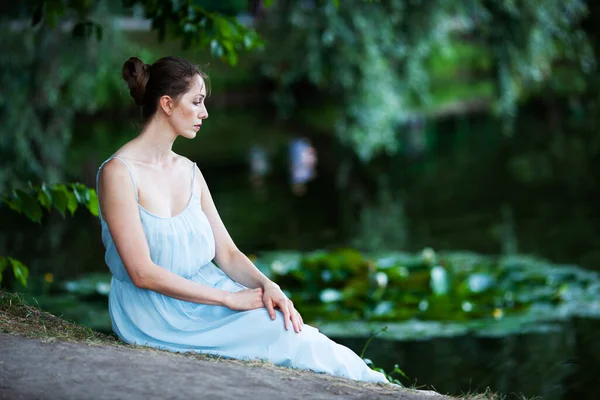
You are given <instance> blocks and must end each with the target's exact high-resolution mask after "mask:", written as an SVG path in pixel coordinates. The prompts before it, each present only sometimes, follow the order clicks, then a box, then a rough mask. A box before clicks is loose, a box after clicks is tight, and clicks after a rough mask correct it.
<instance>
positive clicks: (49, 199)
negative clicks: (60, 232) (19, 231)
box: [0, 183, 98, 222]
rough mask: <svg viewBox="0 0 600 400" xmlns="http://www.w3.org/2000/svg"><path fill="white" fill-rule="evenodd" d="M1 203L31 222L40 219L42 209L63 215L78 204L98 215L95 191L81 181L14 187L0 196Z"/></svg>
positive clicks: (71, 212) (73, 212)
mask: <svg viewBox="0 0 600 400" xmlns="http://www.w3.org/2000/svg"><path fill="white" fill-rule="evenodd" d="M2 203H5V204H6V205H8V206H9V207H10V208H11V209H12V210H14V211H16V212H18V213H19V214H24V215H25V216H26V217H27V218H29V219H30V220H31V221H33V222H40V221H41V219H42V216H43V214H44V213H43V209H45V210H46V211H51V210H52V209H55V210H58V212H60V213H61V214H62V216H63V217H64V216H65V214H66V213H67V212H68V213H70V214H71V215H73V214H75V211H77V208H78V207H79V205H83V206H85V207H86V208H87V209H88V210H89V211H90V212H91V213H92V215H94V216H98V196H97V195H96V191H95V190H94V189H91V188H88V187H87V186H86V185H84V184H82V183H68V184H63V183H57V184H54V185H47V184H42V185H41V186H34V185H29V187H27V188H26V189H15V190H13V191H12V193H11V194H10V195H8V196H3V197H0V204H2Z"/></svg>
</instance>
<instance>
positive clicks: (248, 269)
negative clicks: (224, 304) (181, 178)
mask: <svg viewBox="0 0 600 400" xmlns="http://www.w3.org/2000/svg"><path fill="white" fill-rule="evenodd" d="M195 183H196V185H195V186H196V187H198V188H200V189H199V190H200V192H201V195H200V199H201V202H202V210H203V211H204V214H206V217H207V218H208V221H209V222H210V226H211V228H212V231H213V235H214V237H215V245H216V255H215V261H216V262H217V264H218V265H219V267H220V268H221V269H222V270H223V272H225V273H226V274H227V276H229V277H230V278H231V279H233V280H234V281H236V282H238V283H240V284H242V285H244V286H246V287H249V288H263V289H266V288H267V287H268V286H277V285H276V284H275V283H274V282H273V281H271V280H269V278H267V277H266V276H265V275H264V274H263V273H262V272H260V270H259V269H258V268H256V266H255V265H254V264H253V263H252V261H250V259H249V258H248V257H246V255H245V254H244V253H242V252H241V251H240V250H239V249H238V248H237V246H236V245H235V243H234V242H233V239H231V236H230V235H229V232H227V229H226V228H225V225H224V224H223V221H222V220H221V217H220V216H219V213H218V211H217V208H216V206H215V203H214V201H213V199H212V196H211V194H210V190H209V189H208V186H207V184H206V181H205V180H204V177H203V176H202V173H201V172H200V169H198V167H196V182H195Z"/></svg>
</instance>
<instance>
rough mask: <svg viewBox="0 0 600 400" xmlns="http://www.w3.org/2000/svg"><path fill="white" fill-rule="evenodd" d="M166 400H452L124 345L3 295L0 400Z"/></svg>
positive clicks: (0, 295) (0, 303)
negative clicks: (239, 399) (249, 399)
mask: <svg viewBox="0 0 600 400" xmlns="http://www.w3.org/2000/svg"><path fill="white" fill-rule="evenodd" d="M167 398H168V399H186V400H188V399H237V398H251V399H254V398H256V399H299V400H300V399H301V400H306V399H370V400H371V399H372V400H376V399H402V400H430V399H452V397H447V396H442V395H439V394H437V393H435V392H431V391H424V390H414V389H405V388H399V387H395V386H392V385H386V384H374V383H364V382H356V381H352V380H348V379H343V378H339V377H333V376H329V375H324V374H317V373H314V372H310V371H300V370H294V369H290V368H283V367H276V366H274V365H272V364H270V363H264V362H243V361H237V360H227V359H219V358H215V357H206V356H199V355H194V354H189V353H186V354H176V353H171V352H167V351H160V350H155V349H150V348H144V347H139V346H129V345H124V344H122V343H120V342H118V341H116V340H115V339H114V338H112V337H110V336H106V335H102V334H99V333H97V332H93V331H91V330H90V329H88V328H85V327H82V326H79V325H76V324H72V323H70V322H67V321H64V320H62V319H60V318H58V317H55V316H53V315H51V314H48V313H45V312H43V311H40V310H39V309H37V308H35V307H31V306H29V305H27V304H25V302H24V301H23V300H22V298H21V297H20V296H18V295H15V294H12V293H7V292H3V291H0V399H11V400H17V399H78V400H79V399H128V400H136V399H167ZM464 398H466V397H464ZM469 398H472V399H475V398H481V397H469Z"/></svg>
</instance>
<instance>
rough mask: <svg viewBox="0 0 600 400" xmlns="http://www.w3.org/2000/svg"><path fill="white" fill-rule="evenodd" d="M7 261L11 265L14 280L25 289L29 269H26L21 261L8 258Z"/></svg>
mask: <svg viewBox="0 0 600 400" xmlns="http://www.w3.org/2000/svg"><path fill="white" fill-rule="evenodd" d="M8 260H9V261H10V263H11V264H12V267H13V273H14V274H15V278H17V280H18V281H19V282H21V284H22V285H23V286H25V287H27V277H29V268H27V267H26V266H25V265H24V264H23V263H22V262H21V261H19V260H16V259H14V258H11V257H8Z"/></svg>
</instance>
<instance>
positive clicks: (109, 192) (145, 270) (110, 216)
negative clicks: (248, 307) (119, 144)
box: [98, 159, 230, 306]
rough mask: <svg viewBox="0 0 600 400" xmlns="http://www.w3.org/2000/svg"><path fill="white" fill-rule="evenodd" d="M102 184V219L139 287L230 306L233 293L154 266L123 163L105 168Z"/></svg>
mask: <svg viewBox="0 0 600 400" xmlns="http://www.w3.org/2000/svg"><path fill="white" fill-rule="evenodd" d="M98 183H99V193H98V196H99V201H100V208H101V210H102V216H103V218H104V220H105V221H106V223H107V224H108V229H109V231H110V234H111V236H112V238H113V241H114V242H115V246H116V248H117V251H118V253H119V256H120V257H121V259H122V260H123V264H124V266H125V269H126V270H127V273H128V274H129V276H130V277H131V280H132V282H133V284H134V285H135V286H137V287H139V288H143V289H149V290H152V291H155V292H158V293H161V294H164V295H166V296H169V297H173V298H176V299H179V300H185V301H190V302H194V303H202V304H214V305H225V306H227V304H229V303H228V296H229V295H230V293H228V292H226V291H223V290H219V289H215V288H211V287H209V286H206V285H202V284H200V283H196V282H193V281H190V280H188V279H185V278H183V277H181V276H179V275H177V274H175V273H173V272H171V271H169V270H167V269H165V268H162V267H160V266H158V265H156V264H154V263H153V262H152V260H151V258H150V251H149V248H148V242H147V241H146V236H145V234H144V230H143V228H142V223H141V220H140V217H139V209H138V205H137V203H136V200H135V193H134V186H133V183H132V181H131V177H130V175H129V172H128V171H127V169H126V167H125V166H124V165H123V164H122V163H121V162H120V161H119V160H114V159H113V160H111V161H109V162H108V163H106V164H105V165H104V167H103V169H102V171H101V173H100V179H99V182H98Z"/></svg>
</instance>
